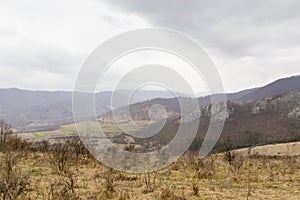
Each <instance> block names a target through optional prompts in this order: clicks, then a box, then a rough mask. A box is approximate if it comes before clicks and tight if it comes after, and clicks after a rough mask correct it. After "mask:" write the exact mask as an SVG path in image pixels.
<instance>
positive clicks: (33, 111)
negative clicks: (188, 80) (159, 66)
mask: <svg viewBox="0 0 300 200" xmlns="http://www.w3.org/2000/svg"><path fill="white" fill-rule="evenodd" d="M112 94H113V93H112V92H101V93H97V94H96V96H95V97H96V100H95V103H96V111H97V114H98V115H101V114H103V113H105V112H108V111H110V110H111V109H110V104H111V103H110V102H111V97H112ZM128 94H130V92H129V91H120V92H116V95H117V98H127V97H126V95H128ZM168 95H169V94H168V93H166V92H164V91H141V92H139V93H137V95H135V96H134V97H133V98H132V99H131V101H132V102H133V103H136V102H140V101H145V100H147V99H151V98H155V97H168ZM0 119H4V120H5V121H6V122H7V123H9V124H10V125H11V126H13V127H14V128H15V129H17V130H19V131H22V132H26V131H39V130H54V129H57V128H58V127H59V126H61V125H65V124H69V123H72V122H73V114H72V92H49V91H30V90H21V89H17V88H12V89H0Z"/></svg>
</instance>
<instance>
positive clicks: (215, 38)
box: [109, 0, 300, 57]
mask: <svg viewBox="0 0 300 200" xmlns="http://www.w3.org/2000/svg"><path fill="white" fill-rule="evenodd" d="M109 2H111V3H112V4H113V5H114V6H116V7H119V8H120V9H122V10H125V11H126V12H129V13H136V14H138V15H140V16H143V17H145V18H146V19H147V20H149V21H150V22H152V24H153V25H154V26H164V27H169V28H174V29H176V30H180V31H183V32H185V33H188V34H190V35H191V36H193V37H194V38H196V39H198V40H199V41H200V42H201V43H203V44H204V45H205V46H207V47H209V48H215V49H218V50H219V51H221V52H222V53H223V54H225V55H228V56H232V57H235V56H238V57H240V56H249V55H250V56H251V55H256V54H260V53H261V51H265V50H268V49H271V48H274V47H277V46H281V45H287V44H289V42H287V40H288V41H290V40H295V41H298V38H299V36H300V30H299V28H298V26H299V24H300V13H299V11H298V8H299V7H300V1H297V0H287V1H281V0H266V1H260V0H245V1H240V0H227V1H222V0H212V1H202V0H200V1H199V0H185V1H182V0H165V1H160V0H152V1H141V0H132V1H122V0H112V1H109ZM292 45H295V44H294V43H293V44H292ZM297 45H299V43H298V44H297ZM261 46H263V47H264V48H260V47H261Z"/></svg>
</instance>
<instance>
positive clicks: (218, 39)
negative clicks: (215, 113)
mask: <svg viewBox="0 0 300 200" xmlns="http://www.w3.org/2000/svg"><path fill="white" fill-rule="evenodd" d="M299 7H300V1H298V0H284V1H282V0H264V1H261V0H243V1H240V0H227V1H222V0H211V1H204V0H184V1H182V0H164V1H161V0H151V1H146V0H131V1H124V0H103V1H100V0H28V1H22V0H10V1H4V0H0V88H11V87H17V88H24V89H32V90H68V91H71V90H73V88H74V83H75V81H76V77H77V74H78V72H79V70H80V68H81V65H82V64H83V62H84V61H85V59H86V58H87V57H88V55H89V54H90V53H91V52H92V51H93V50H94V49H95V48H96V47H97V46H98V45H100V44H101V43H102V42H104V41H106V40H107V39H109V38H111V37H112V36H114V35H117V34H120V33H122V32H125V31H130V30H133V29H136V28H145V27H163V28H169V29H174V30H176V31H179V32H182V33H184V34H186V35H188V36H190V37H192V38H194V39H195V40H196V41H197V42H198V43H199V44H201V46H202V47H203V48H205V50H206V52H207V54H208V55H209V56H210V57H211V58H212V60H213V62H214V63H215V65H216V67H217V69H218V71H219V74H220V76H221V78H222V81H223V84H224V88H225V91H227V92H233V91H239V90H242V89H247V88H252V87H257V86H262V85H265V84H267V83H270V82H272V81H274V80H276V79H278V78H283V77H289V76H292V75H299V74H300V56H299V53H300V12H299V10H298V8H299ZM150 54H151V53H150ZM163 55H164V54H160V55H156V56H158V57H161V58H160V59H161V60H165V61H168V60H170V59H169V58H168V56H167V55H166V56H165V57H164V56H163ZM151 57H154V59H153V60H154V61H157V60H158V59H157V57H156V58H155V55H154V54H153V55H149V53H148V54H147V52H146V53H144V55H136V56H135V58H136V59H137V60H138V61H133V60H134V59H133V58H128V59H127V61H126V59H125V61H126V62H125V61H123V62H122V61H120V62H119V64H118V65H121V66H125V64H126V63H127V65H126V66H127V67H125V68H126V69H127V68H130V65H128V63H129V61H130V63H131V62H132V65H136V64H137V63H139V62H140V60H146V58H147V59H148V60H149V58H151ZM173 61H174V60H173ZM147 62H148V61H147ZM179 63H180V62H179V61H178V62H177V65H178V68H180V66H181V67H183V65H184V64H182V65H181V64H179ZM173 64H174V63H173ZM116 65H117V64H116ZM174 65H175V64H174ZM123 68H124V67H123ZM183 71H186V70H182V72H183ZM117 72H119V71H118V70H115V71H114V70H112V72H111V74H108V75H107V76H108V78H107V79H106V80H107V82H106V83H105V84H106V85H107V89H109V85H110V82H109V81H110V80H112V79H113V78H110V77H118V75H116V73H117ZM190 79H192V78H190ZM192 82H193V81H192ZM201 82H203V81H198V82H197V80H196V81H194V82H193V83H192V84H194V87H195V88H199V91H197V92H205V91H202V89H203V84H202V83H201ZM200 85H201V86H200ZM203 90H204V89H203Z"/></svg>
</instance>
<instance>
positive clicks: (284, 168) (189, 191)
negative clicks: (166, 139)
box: [0, 150, 300, 200]
mask: <svg viewBox="0 0 300 200" xmlns="http://www.w3.org/2000/svg"><path fill="white" fill-rule="evenodd" d="M62 152H63V151H62V150H58V151H57V152H51V153H50V152H45V153H42V152H8V153H1V154H0V155H1V156H0V157H1V158H0V162H1V164H2V166H3V164H4V165H5V163H6V159H8V158H11V159H14V160H17V162H15V165H14V166H13V167H12V169H13V170H15V171H16V172H18V173H17V174H22V176H20V177H21V178H22V177H23V179H24V180H25V177H27V179H26V180H27V182H28V188H30V189H29V190H28V191H27V192H26V193H24V196H23V197H24V199H45V200H46V199H99V200H103V199H118V200H126V199H136V200H143V199H145V200H146V199H149V200H150V199H162V200H164V199H170V200H173V199H175V200H176V199H178V200H183V199H272V200H273V199H289V200H296V199H297V200H298V199H299V197H300V158H299V157H277V158H274V157H272V158H270V157H266V156H263V157H262V156H260V157H248V156H245V155H242V154H236V155H235V156H234V159H233V160H232V161H230V162H229V161H228V157H227V156H225V155H223V154H218V155H212V156H209V157H207V158H205V159H200V158H198V157H196V156H195V155H193V154H186V155H185V156H183V157H182V158H181V159H180V160H179V161H178V162H176V163H173V164H172V165H171V166H169V167H167V168H165V169H162V170H160V171H157V172H153V173H148V174H127V173H124V172H118V171H114V170H112V169H109V168H107V167H105V166H104V165H102V164H101V163H99V162H97V161H95V160H94V159H92V158H91V157H89V156H87V155H79V156H78V157H76V155H74V154H73V153H72V152H68V153H67V154H66V155H67V156H66V157H65V159H66V160H65V162H64V164H63V168H60V167H61V166H60V165H59V161H60V158H61V156H62V155H63V154H62ZM7 154H8V155H7ZM7 157H8V158H7ZM15 158H16V159H15ZM8 160H9V159H8ZM3 170H4V172H3ZM3 174H4V175H3ZM1 175H2V176H1V177H6V176H5V168H1ZM20 177H19V178H20ZM1 183H2V182H1ZM1 183H0V195H1V187H3V185H1ZM0 197H1V196H0Z"/></svg>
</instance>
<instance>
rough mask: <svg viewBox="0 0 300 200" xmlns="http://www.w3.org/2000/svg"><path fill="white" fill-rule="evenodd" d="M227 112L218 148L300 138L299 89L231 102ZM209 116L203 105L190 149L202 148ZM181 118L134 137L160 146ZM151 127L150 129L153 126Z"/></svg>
mask: <svg viewBox="0 0 300 200" xmlns="http://www.w3.org/2000/svg"><path fill="white" fill-rule="evenodd" d="M227 113H228V118H227V119H226V122H225V125H224V129H223V131H222V135H221V137H220V140H219V142H218V143H217V145H216V149H218V150H221V149H222V148H224V143H227V144H229V143H230V145H231V146H232V147H233V148H240V147H245V146H251V145H262V144H270V143H278V142H289V141H299V140H300V90H299V91H296V92H291V93H287V94H283V95H278V96H275V97H268V98H264V99H262V100H259V101H255V102H252V103H232V102H228V104H227ZM209 118H210V106H208V107H204V108H203V109H202V115H201V118H200V125H199V129H198V133H197V138H196V140H195V141H194V142H195V143H194V144H193V145H192V147H191V148H195V149H197V148H199V147H200V144H201V142H202V140H203V138H204V136H205V134H206V131H207V128H208V125H209ZM179 120H180V118H178V117H177V118H175V119H171V118H170V119H168V120H167V122H166V124H165V126H164V128H163V129H162V130H161V132H160V133H158V134H157V135H155V136H153V137H151V138H147V139H139V138H134V140H135V141H136V143H138V144H143V145H144V146H145V148H147V145H148V144H149V143H155V144H156V147H157V148H159V146H161V145H164V144H166V143H168V142H169V141H170V140H171V139H172V138H173V137H174V134H176V132H177V130H178V126H179ZM188 123H189V122H188ZM153 126H155V124H153ZM148 128H150V129H151V125H150V127H148ZM142 131H147V129H145V130H144V129H141V130H139V132H142ZM118 137H121V136H118Z"/></svg>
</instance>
